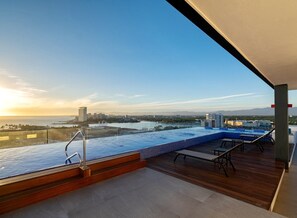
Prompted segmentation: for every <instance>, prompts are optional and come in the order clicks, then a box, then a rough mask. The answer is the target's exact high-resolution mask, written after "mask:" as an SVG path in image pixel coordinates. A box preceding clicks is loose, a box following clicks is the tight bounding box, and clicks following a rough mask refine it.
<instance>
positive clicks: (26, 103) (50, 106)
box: [0, 69, 261, 115]
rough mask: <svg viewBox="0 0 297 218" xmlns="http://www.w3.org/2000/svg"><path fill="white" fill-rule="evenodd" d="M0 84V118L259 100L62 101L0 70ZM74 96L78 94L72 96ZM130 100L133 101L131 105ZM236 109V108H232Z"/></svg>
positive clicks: (94, 96)
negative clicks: (0, 100) (78, 110)
mask: <svg viewBox="0 0 297 218" xmlns="http://www.w3.org/2000/svg"><path fill="white" fill-rule="evenodd" d="M0 75H1V77H2V80H1V81H0V95H1V96H2V104H1V103H0V115H5V114H9V113H8V112H11V113H12V114H11V115H13V113H15V114H17V115H46V114H51V115H53V114H77V109H78V107H81V106H86V107H88V111H90V112H105V113H109V112H110V111H117V112H121V113H133V112H143V111H146V112H155V113H157V112H165V111H166V112H167V111H168V112H169V111H178V110H187V111H189V110H191V111H210V110H215V109H218V110H223V109H227V108H236V107H237V108H238V107H240V105H245V107H247V106H248V105H247V104H246V102H245V103H244V102H243V101H241V99H242V98H245V97H249V98H251V97H253V98H258V99H260V97H261V96H260V95H257V94H255V93H240V94H234V95H225V96H217V97H210V98H199V99H188V100H182V101H176V100H175V101H152V102H146V101H144V98H142V97H145V96H147V95H145V94H133V95H126V94H122V93H120V94H116V95H113V97H112V95H111V96H110V95H109V96H102V95H100V96H99V95H98V93H96V92H94V93H90V94H89V95H86V96H78V97H77V98H75V99H69V98H68V99H66V98H62V97H59V95H55V96H52V92H55V89H62V88H63V87H59V86H57V87H53V88H52V89H50V90H48V91H47V90H44V89H41V88H38V87H35V86H34V85H31V84H29V83H27V82H26V81H24V80H23V79H21V78H20V77H18V76H15V75H13V74H9V73H8V72H7V71H4V70H3V69H2V70H1V69H0ZM75 94H76V95H78V94H79V92H77V93H75ZM133 99H137V103H136V100H135V101H134V100H133ZM235 106H236V107H235Z"/></svg>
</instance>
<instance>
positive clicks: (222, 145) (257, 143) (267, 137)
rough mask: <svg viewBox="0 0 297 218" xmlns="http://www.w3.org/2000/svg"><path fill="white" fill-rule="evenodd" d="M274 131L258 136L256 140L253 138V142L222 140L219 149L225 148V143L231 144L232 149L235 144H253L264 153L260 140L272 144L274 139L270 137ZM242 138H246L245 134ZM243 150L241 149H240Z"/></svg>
mask: <svg viewBox="0 0 297 218" xmlns="http://www.w3.org/2000/svg"><path fill="white" fill-rule="evenodd" d="M273 131H274V129H272V130H270V131H269V132H267V133H265V134H264V135H261V136H258V137H257V138H255V139H254V140H242V139H227V138H226V139H222V144H221V147H225V146H226V144H227V143H231V144H232V147H233V146H234V144H235V143H243V144H244V145H245V144H254V145H256V146H257V147H258V148H259V150H260V151H261V152H263V151H264V147H263V145H262V143H261V142H262V140H263V139H268V140H270V141H271V142H272V143H274V139H273V138H272V137H271V135H270V134H271V133H272V132H273ZM244 136H245V137H246V134H244ZM242 148H243V147H242Z"/></svg>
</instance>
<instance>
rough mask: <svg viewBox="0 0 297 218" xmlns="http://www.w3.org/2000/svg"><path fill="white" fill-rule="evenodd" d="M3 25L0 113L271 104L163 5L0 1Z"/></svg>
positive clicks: (229, 59)
mask: <svg viewBox="0 0 297 218" xmlns="http://www.w3.org/2000/svg"><path fill="white" fill-rule="evenodd" d="M0 27H1V32H2V33H4V34H1V35H0V47H1V50H0V75H1V81H0V97H1V102H0V116H4V115H73V114H76V112H77V108H78V107H82V106H85V107H88V111H90V112H102V113H151V114H157V113H164V112H178V111H192V112H195V111H197V112H214V111H220V110H239V109H252V108H263V107H269V106H270V105H271V104H273V103H274V97H273V94H274V92H273V90H272V89H271V88H270V87H269V86H268V85H267V84H265V83H264V82H263V81H262V80H261V79H260V78H258V77H257V76H256V75H254V74H253V73H252V72H251V71H250V70H248V69H247V68H246V67H245V66H243V65H242V64H241V63H239V61H237V60H236V59H235V58H234V57H233V56H231V55H230V54H229V53H228V52H226V51H225V50H224V49H223V48H221V47H220V46H219V45H217V44H216V43H215V42H214V41H212V40H211V39H210V38H209V37H208V36H206V34H204V33H203V32H202V31H200V30H199V29H197V27H195V26H194V25H193V24H192V23H191V22H190V21H189V20H187V19H186V18H185V17H184V16H183V15H181V14H180V13H179V12H178V11H176V10H175V9H174V8H173V7H172V6H171V5H169V4H168V3H167V2H166V1H158V0H152V1H136V0H135V1H132V0H130V1H124V2H123V1H118V2H116V4H115V2H113V1H88V2H83V1H71V3H70V1H66V0H65V1H50V2H48V1H42V2H41V1H34V0H31V1H13V2H12V1H2V2H0ZM289 102H290V103H292V104H293V106H295V105H297V92H296V91H290V92H289Z"/></svg>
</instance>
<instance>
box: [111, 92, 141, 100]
mask: <svg viewBox="0 0 297 218" xmlns="http://www.w3.org/2000/svg"><path fill="white" fill-rule="evenodd" d="M115 96H116V97H122V98H129V99H134V98H141V97H145V96H147V95H144V94H134V95H126V94H121V93H119V94H115Z"/></svg>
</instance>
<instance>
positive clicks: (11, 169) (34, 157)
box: [0, 127, 238, 178]
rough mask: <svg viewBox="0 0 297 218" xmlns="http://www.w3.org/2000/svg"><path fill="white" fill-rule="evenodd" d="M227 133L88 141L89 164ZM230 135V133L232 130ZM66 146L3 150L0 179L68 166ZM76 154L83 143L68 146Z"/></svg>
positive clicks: (150, 134)
mask: <svg viewBox="0 0 297 218" xmlns="http://www.w3.org/2000/svg"><path fill="white" fill-rule="evenodd" d="M226 131H227V130H219V129H205V128H202V127H195V128H186V129H176V130H168V131H161V132H148V133H140V134H133V135H123V136H113V137H105V138H96V139H90V140H87V160H92V159H96V158H101V157H106V156H111V155H116V154H120V153H126V152H131V151H139V152H140V153H141V154H142V155H143V156H142V157H144V158H147V157H149V156H156V155H158V154H160V153H162V152H163V153H165V152H169V151H171V150H178V149H181V148H183V147H187V146H191V145H192V144H190V143H196V144H199V142H200V141H199V139H202V138H203V137H204V141H201V142H205V140H208V141H210V140H214V139H218V137H222V134H223V133H224V132H226ZM227 132H229V133H230V131H229V130H228V131H227ZM231 132H232V131H231ZM237 132H238V131H237ZM219 134H221V135H219ZM205 137H206V138H205ZM193 140H194V141H193ZM195 140H196V141H195ZM197 140H198V141H197ZM201 142H200V143H201ZM65 145H66V142H60V143H52V144H45V145H34V146H26V147H18V148H9V149H0V160H1V163H0V178H6V177H11V176H15V175H19V174H25V173H29V172H34V171H39V170H43V169H47V168H52V167H56V166H62V165H65V153H64V149H65ZM164 146H167V148H166V149H167V150H164V149H163V148H162V147H164ZM152 148H153V149H154V148H158V150H154V151H153V150H152ZM168 148H169V149H170V150H168ZM148 149H151V150H150V153H148V152H147V151H148ZM76 151H78V152H79V153H80V154H82V141H75V142H73V143H72V144H70V145H69V148H68V154H72V153H74V152H76ZM72 160H73V162H74V163H77V162H78V158H77V157H74V158H73V159H72Z"/></svg>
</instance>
